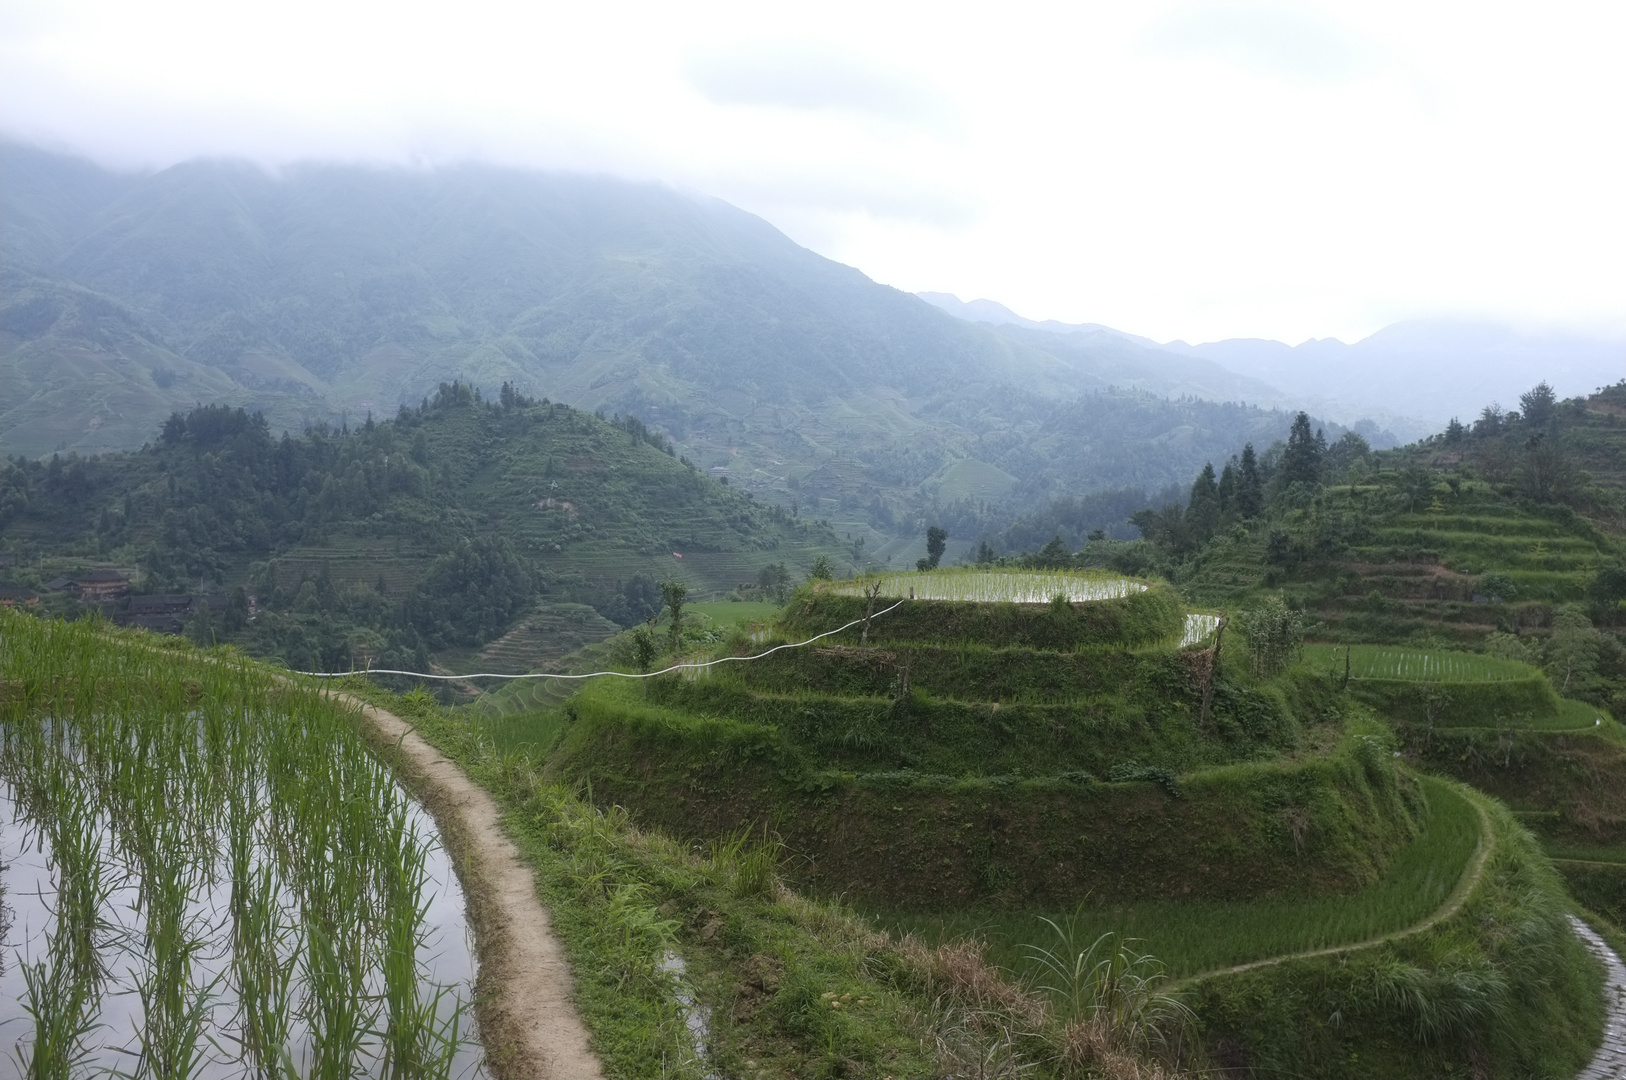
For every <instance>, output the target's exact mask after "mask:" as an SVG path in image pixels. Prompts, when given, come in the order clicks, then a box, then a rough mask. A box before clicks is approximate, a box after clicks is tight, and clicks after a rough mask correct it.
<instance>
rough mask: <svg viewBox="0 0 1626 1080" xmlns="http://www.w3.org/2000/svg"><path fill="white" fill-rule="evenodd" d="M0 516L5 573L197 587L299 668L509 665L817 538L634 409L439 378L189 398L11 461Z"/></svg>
mask: <svg viewBox="0 0 1626 1080" xmlns="http://www.w3.org/2000/svg"><path fill="white" fill-rule="evenodd" d="M0 528H3V529H4V534H5V538H6V547H7V548H8V549H9V550H10V551H11V552H13V553H14V554H20V555H22V556H23V563H22V566H21V567H20V568H19V569H18V570H17V571H16V573H15V574H14V575H13V576H14V577H15V578H16V579H17V581H18V583H20V584H27V585H32V586H35V587H40V586H42V585H43V584H44V583H46V582H48V581H49V580H51V579H53V578H55V577H57V576H58V575H59V574H60V575H66V576H70V577H71V576H73V575H74V574H76V573H78V572H79V571H81V570H83V569H85V568H87V567H94V566H101V567H112V568H125V569H128V570H131V571H133V572H134V573H135V582H134V588H135V589H136V590H137V591H139V592H143V593H170V592H174V593H185V592H191V591H193V590H196V589H199V588H200V587H201V589H203V590H205V591H212V592H214V593H216V594H218V595H222V596H230V597H234V598H235V599H234V600H233V601H232V605H231V606H228V607H226V608H225V609H223V610H221V611H216V612H213V613H212V614H195V615H194V619H193V626H192V630H193V632H194V636H201V637H202V638H203V639H208V638H210V637H218V638H221V639H230V640H236V641H241V642H243V643H245V644H247V645H248V646H249V647H250V648H252V649H254V650H255V651H257V652H260V653H262V654H266V655H272V656H276V657H279V658H281V659H283V660H285V661H287V662H288V663H289V664H290V665H292V666H294V667H298V668H305V669H309V668H312V667H317V666H320V667H323V668H326V669H333V668H348V667H350V666H352V665H354V666H366V665H368V664H369V663H370V664H372V665H373V666H382V667H409V668H414V669H415V670H419V671H423V670H427V669H426V668H424V667H423V666H422V665H423V664H425V663H428V662H430V657H431V655H433V656H435V657H439V658H440V659H442V660H444V661H445V662H447V663H449V664H455V665H456V666H458V667H462V666H463V664H464V663H470V664H472V663H475V662H476V654H477V653H478V654H479V655H480V661H481V662H487V661H489V662H494V663H495V664H496V666H498V667H499V668H501V669H509V670H511V669H513V668H515V667H518V668H519V670H527V669H529V668H532V667H536V666H539V665H540V664H541V663H543V662H546V661H547V660H550V659H555V658H557V657H559V656H562V655H564V654H565V653H568V652H571V651H573V650H575V649H577V648H579V647H581V646H583V645H586V644H591V643H592V642H593V641H597V640H602V639H603V638H604V637H605V636H607V634H609V633H610V632H612V631H614V630H615V629H616V626H615V624H614V622H612V621H607V620H615V621H617V622H620V623H621V624H622V625H630V624H631V623H633V622H636V621H637V620H638V619H641V618H642V617H644V616H645V615H646V614H648V613H649V612H651V611H652V610H653V609H654V608H655V607H657V606H658V604H659V595H658V590H657V589H656V587H655V582H656V581H657V580H660V579H676V580H686V581H687V582H689V583H690V586H691V588H693V589H694V591H695V592H696V594H697V595H700V596H704V595H707V594H719V593H723V592H727V591H729V590H731V589H733V588H734V587H736V586H739V585H747V584H754V583H755V582H756V580H757V577H758V573H759V571H760V570H761V569H762V568H763V567H764V566H767V565H768V564H770V563H774V564H780V565H784V566H786V567H788V570H787V572H788V573H792V574H794V575H796V576H797V577H800V576H802V575H804V574H805V573H806V572H807V569H808V568H809V567H810V566H811V564H812V563H813V561H814V560H815V559H816V558H817V557H818V556H820V555H828V556H832V557H835V556H837V555H838V553H839V548H838V544H837V541H836V539H835V537H834V535H833V534H832V533H831V531H830V530H829V528H828V527H827V526H825V525H823V524H822V523H818V522H813V521H810V520H807V519H802V518H800V517H798V516H796V515H795V514H793V513H790V512H787V511H785V510H784V509H783V508H781V507H778V506H769V505H763V504H762V503H759V502H757V501H756V500H755V499H754V498H753V497H752V496H751V495H750V494H749V493H743V492H739V491H737V490H735V489H733V488H732V487H731V486H729V485H727V484H724V483H721V482H719V481H717V480H714V479H712V478H710V477H708V476H706V475H704V474H703V473H701V472H700V471H699V470H698V469H697V468H695V466H694V465H693V464H692V463H690V462H688V461H687V460H686V459H679V458H677V457H676V456H675V455H674V453H673V452H672V451H671V449H670V446H669V445H667V444H666V443H665V441H664V440H663V439H661V438H660V437H658V436H655V435H653V434H651V433H650V432H649V431H648V430H647V429H646V428H644V427H643V425H641V424H640V423H638V421H636V420H631V419H628V420H623V421H617V422H610V421H607V420H605V419H602V418H599V417H595V416H591V415H588V414H585V413H581V412H578V411H576V410H574V409H572V408H570V407H568V406H565V405H559V404H551V403H548V402H546V401H543V402H537V401H534V400H531V399H528V398H525V397H524V396H523V395H519V394H517V393H515V392H513V391H512V390H510V389H509V388H507V387H505V388H504V390H503V393H502V395H501V397H500V399H499V400H498V401H493V402H486V401H482V400H480V398H479V396H478V395H477V394H476V392H474V391H473V390H471V389H470V388H469V387H467V386H464V385H462V384H448V385H444V386H442V387H441V388H440V390H439V391H437V393H436V395H435V397H434V399H433V400H432V401H429V402H426V403H425V404H423V405H422V406H420V407H419V408H417V409H404V408H403V409H402V410H401V411H400V413H399V414H398V415H397V416H396V417H394V418H393V419H391V420H387V421H384V422H382V423H374V422H372V421H371V420H369V421H368V422H367V423H365V424H363V425H362V426H360V427H357V428H354V429H349V430H340V431H333V430H331V429H327V428H317V429H314V430H312V431H310V432H308V433H307V434H306V435H304V436H303V437H301V438H299V439H294V438H292V437H290V436H287V435H284V436H283V437H282V438H281V439H275V438H273V437H272V435H271V433H270V431H269V429H268V427H267V425H266V424H265V422H264V421H263V419H261V418H259V417H257V416H255V417H251V416H249V415H247V414H245V413H244V412H242V411H241V410H230V409H226V408H222V407H205V408H202V409H198V410H194V411H193V412H191V413H189V414H185V415H182V414H176V415H175V416H173V417H172V418H171V419H170V420H169V421H168V422H167V423H166V424H165V425H164V427H163V430H162V432H161V433H159V434H158V435H157V437H156V438H155V439H153V441H152V443H151V444H150V445H149V446H148V447H147V448H145V449H143V450H141V451H139V452H135V453H115V454H105V455H100V456H95V457H90V458H80V457H77V456H73V455H70V457H69V458H67V459H63V458H61V457H53V458H52V459H51V461H50V462H49V463H44V462H38V461H34V462H30V461H26V460H23V459H17V460H14V461H10V462H7V463H6V464H5V465H4V466H3V467H0ZM46 604H47V606H48V607H52V608H56V607H62V606H64V605H67V607H68V609H70V610H71V608H72V607H73V604H72V602H71V601H68V600H66V598H65V594H62V593H48V594H47V599H46ZM595 609H596V610H595ZM109 610H110V613H111V614H113V615H114V616H116V617H121V616H123V615H126V614H128V611H129V602H128V600H126V601H123V602H122V603H121V604H120V605H115V606H113V607H112V608H110V609H109ZM498 639H502V640H501V641H499V640H498ZM483 648H484V649H485V650H486V651H485V652H484V653H481V650H482V649H483Z"/></svg>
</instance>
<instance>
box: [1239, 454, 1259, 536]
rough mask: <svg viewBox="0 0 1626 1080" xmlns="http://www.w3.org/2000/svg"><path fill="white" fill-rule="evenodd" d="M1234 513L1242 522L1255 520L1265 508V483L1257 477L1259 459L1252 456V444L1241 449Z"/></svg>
mask: <svg viewBox="0 0 1626 1080" xmlns="http://www.w3.org/2000/svg"><path fill="white" fill-rule="evenodd" d="M1238 471H1239V472H1240V474H1241V475H1240V476H1238V478H1237V489H1236V512H1237V515H1238V516H1240V517H1241V518H1242V519H1243V520H1247V519H1248V518H1256V517H1258V516H1259V511H1261V510H1263V509H1264V508H1265V482H1264V479H1263V478H1262V477H1260V475H1259V459H1258V458H1257V457H1256V456H1254V452H1253V443H1248V444H1247V445H1246V446H1244V447H1243V448H1242V467H1241V468H1240V469H1239V470H1238Z"/></svg>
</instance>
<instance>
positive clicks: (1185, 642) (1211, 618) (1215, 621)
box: [1180, 615, 1220, 649]
mask: <svg viewBox="0 0 1626 1080" xmlns="http://www.w3.org/2000/svg"><path fill="white" fill-rule="evenodd" d="M1219 620H1220V617H1219V616H1218V615H1187V616H1186V628H1185V630H1184V632H1182V633H1181V635H1180V647H1181V648H1182V649H1189V648H1191V647H1192V646H1194V645H1201V644H1202V643H1203V642H1205V641H1207V640H1208V639H1209V638H1210V637H1211V636H1212V635H1213V633H1214V631H1215V630H1218V629H1219Z"/></svg>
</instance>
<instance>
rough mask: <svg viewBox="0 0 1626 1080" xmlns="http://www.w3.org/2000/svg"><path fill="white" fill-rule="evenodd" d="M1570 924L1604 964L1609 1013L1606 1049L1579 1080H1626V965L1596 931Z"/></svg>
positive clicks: (1603, 1047) (1573, 921)
mask: <svg viewBox="0 0 1626 1080" xmlns="http://www.w3.org/2000/svg"><path fill="white" fill-rule="evenodd" d="M1570 924H1571V925H1572V926H1574V927H1575V934H1576V936H1577V937H1579V938H1580V939H1581V940H1582V941H1583V942H1585V943H1586V947H1587V948H1588V949H1590V950H1592V955H1593V956H1596V957H1597V958H1598V961H1599V963H1601V964H1603V967H1604V972H1605V980H1604V988H1603V993H1604V1003H1605V1005H1606V1006H1607V1007H1608V1009H1609V1015H1608V1016H1607V1017H1606V1018H1605V1019H1604V1022H1603V1045H1601V1046H1599V1047H1598V1052H1597V1053H1596V1054H1594V1055H1592V1063H1591V1064H1590V1065H1588V1066H1587V1067H1586V1068H1584V1069H1582V1070H1581V1072H1580V1074H1579V1075H1578V1076H1576V1078H1575V1080H1626V964H1622V963H1621V962H1620V957H1618V956H1616V955H1615V951H1614V950H1613V949H1611V948H1610V947H1609V946H1608V945H1607V944H1606V943H1605V942H1604V940H1603V938H1601V937H1599V936H1598V935H1597V934H1596V933H1595V932H1593V929H1592V927H1590V926H1588V925H1587V924H1586V923H1584V922H1582V921H1581V920H1580V919H1577V918H1576V917H1575V916H1574V915H1571V916H1570Z"/></svg>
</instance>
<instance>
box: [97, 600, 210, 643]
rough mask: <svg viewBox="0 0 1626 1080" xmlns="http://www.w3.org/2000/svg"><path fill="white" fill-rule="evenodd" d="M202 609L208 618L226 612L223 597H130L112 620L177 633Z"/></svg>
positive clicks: (163, 632) (164, 632) (162, 632)
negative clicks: (207, 613) (125, 606)
mask: <svg viewBox="0 0 1626 1080" xmlns="http://www.w3.org/2000/svg"><path fill="white" fill-rule="evenodd" d="M204 610H207V611H208V612H209V613H210V614H211V615H220V614H222V613H223V612H224V611H225V610H226V598H225V597H224V596H193V595H191V594H190V593H155V594H153V595H151V596H132V597H130V602H129V607H128V608H126V609H125V610H124V611H121V612H120V613H119V614H118V615H116V616H114V621H115V622H118V623H121V624H123V625H125V626H135V627H139V628H140V629H142V630H152V631H155V632H157V633H160V634H179V633H180V632H181V631H182V630H184V629H185V628H186V620H187V619H189V618H191V617H192V616H193V615H194V614H197V613H198V612H201V611H204Z"/></svg>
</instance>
